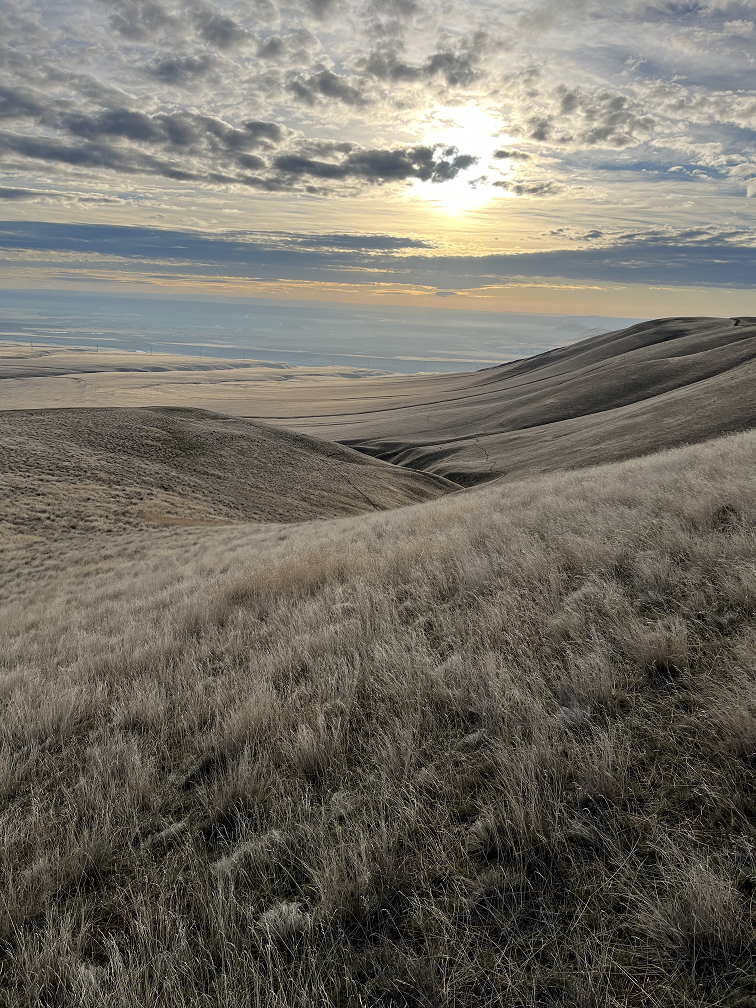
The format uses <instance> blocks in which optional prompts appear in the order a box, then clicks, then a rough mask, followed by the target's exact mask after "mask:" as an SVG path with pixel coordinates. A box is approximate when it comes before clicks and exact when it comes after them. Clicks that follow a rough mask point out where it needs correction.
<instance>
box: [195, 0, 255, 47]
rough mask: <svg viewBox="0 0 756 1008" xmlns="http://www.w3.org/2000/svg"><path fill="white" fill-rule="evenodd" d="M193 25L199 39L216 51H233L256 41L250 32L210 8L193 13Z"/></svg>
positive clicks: (203, 8) (202, 8)
mask: <svg viewBox="0 0 756 1008" xmlns="http://www.w3.org/2000/svg"><path fill="white" fill-rule="evenodd" d="M194 24H195V27H196V29H197V32H198V34H199V35H200V37H201V38H202V39H203V40H204V41H205V42H207V43H208V44H209V45H212V46H215V48H216V49H233V48H234V47H235V46H238V45H243V44H245V43H250V42H254V41H256V40H257V39H256V36H255V35H253V34H252V32H250V31H248V30H247V29H246V28H243V27H242V26H241V25H240V24H237V22H236V21H234V20H233V19H232V18H230V17H228V16H227V15H225V14H219V13H218V12H217V11H215V10H213V9H212V8H210V7H201V8H199V9H198V10H197V11H196V12H195V15H194Z"/></svg>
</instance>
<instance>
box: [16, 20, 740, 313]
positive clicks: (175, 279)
mask: <svg viewBox="0 0 756 1008" xmlns="http://www.w3.org/2000/svg"><path fill="white" fill-rule="evenodd" d="M755 23H756V0H739V2H732V3H729V2H722V3H710V2H679V3H674V2H669V0H650V2H645V0H624V2H623V0H620V2H618V3H613V4H607V3H606V0H558V2H554V3H544V2H538V0H525V2H523V0H520V2H513V3H508V2H506V0H504V2H496V3H490V2H488V0H364V2H353V0H294V2H291V3H289V2H286V0H284V2H279V0H225V2H215V0H181V2H176V0H92V2H91V3H89V4H86V5H85V4H81V3H78V2H69V0H5V2H4V4H3V7H2V9H1V11H0V44H1V45H2V47H3V54H2V59H1V60H0V119H1V120H2V122H0V267H1V269H0V288H3V289H5V290H7V291H10V290H16V291H22V290H26V291H29V292H33V291H37V290H42V291H61V292H65V291H68V292H79V293H82V292H97V293H99V294H100V295H111V294H122V295H128V296H143V295H144V296H148V297H149V296H153V297H154V296H158V297H164V298H168V299H174V300H176V299H187V300H190V301H191V300H192V299H201V298H223V297H228V298H235V299H239V298H250V299H257V301H259V300H260V299H270V300H271V303H272V302H275V301H277V302H280V303H286V304H294V303H298V302H302V303H303V304H304V303H305V302H306V303H308V304H312V303H315V302H318V303H323V304H326V305H327V304H332V305H342V306H345V305H351V306H369V307H371V308H381V307H385V308H389V307H396V308H414V309H424V310H428V311H430V312H436V311H438V310H440V309H444V310H449V309H453V310H458V311H465V312H493V313H542V314H554V315H560V316H561V315H574V316H606V317H633V318H635V317H642V318H650V317H660V316H671V315H727V316H734V315H748V314H750V315H756V294H755V292H754V287H755V286H756V279H755V278H756V268H755V267H756V214H755V212H754V211H755V208H756V73H755V72H754V71H755V70H756V28H755V27H754V25H755Z"/></svg>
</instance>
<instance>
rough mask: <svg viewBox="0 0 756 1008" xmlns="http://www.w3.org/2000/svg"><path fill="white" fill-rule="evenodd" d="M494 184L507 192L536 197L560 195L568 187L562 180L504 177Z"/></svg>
mask: <svg viewBox="0 0 756 1008" xmlns="http://www.w3.org/2000/svg"><path fill="white" fill-rule="evenodd" d="M492 185H493V186H494V187H495V188H497V189H506V190H507V192H511V193H513V194H514V195H515V196H530V197H534V198H535V197H538V196H558V195H559V194H560V193H563V192H564V191H565V189H566V188H567V187H566V186H564V185H562V183H561V182H554V181H553V180H551V179H502V180H501V181H499V182H493V183H492Z"/></svg>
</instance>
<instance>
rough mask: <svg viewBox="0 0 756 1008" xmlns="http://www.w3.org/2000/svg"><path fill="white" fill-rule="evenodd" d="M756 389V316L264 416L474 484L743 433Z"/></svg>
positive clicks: (648, 326) (400, 384)
mask: <svg viewBox="0 0 756 1008" xmlns="http://www.w3.org/2000/svg"><path fill="white" fill-rule="evenodd" d="M755 382H756V319H752V318H743V319H711V318H709V319H705V318H692V319H657V320H655V321H652V322H644V323H641V324H640V325H637V326H633V327H631V328H629V329H625V330H620V331H618V332H614V333H604V334H600V335H598V336H594V337H592V338H591V339H587V340H584V341H582V342H580V343H575V344H573V345H571V346H568V347H564V348H561V349H558V350H552V351H549V352H548V353H544V354H540V355H539V356H537V357H532V358H528V359H527V360H522V361H516V362H513V363H511V364H503V365H501V366H499V367H494V368H488V369H486V370H484V371H477V372H473V373H470V374H463V375H443V376H416V377H410V378H406V379H391V378H383V379H380V381H372V382H369V381H368V380H365V381H361V382H360V383H359V387H358V388H355V386H354V385H353V386H351V387H350V388H346V387H344V386H343V385H342V386H341V387H340V390H339V391H338V392H337V394H336V395H334V397H333V398H332V399H331V400H330V402H329V400H328V399H327V398H326V396H325V395H324V393H326V394H327V390H325V389H321V390H320V391H321V399H320V401H319V402H316V401H315V400H314V398H313V400H312V404H311V406H310V407H309V408H310V409H311V412H310V413H308V415H304V413H303V410H302V405H301V404H302V401H303V399H302V397H301V396H300V397H299V398H298V399H297V400H296V401H294V399H293V398H290V397H289V396H288V395H287V391H286V388H285V387H282V388H279V389H276V390H275V394H276V395H277V396H278V401H277V403H275V404H273V403H272V405H277V406H278V411H277V412H276V413H275V414H274V413H273V411H272V409H271V410H270V411H268V412H266V414H265V418H266V419H267V420H268V421H269V422H273V423H280V424H283V425H286V426H287V427H292V428H295V429H297V430H303V431H308V432H309V433H312V434H317V435H318V436H320V437H326V438H329V439H332V440H336V441H340V442H342V443H344V444H348V445H351V446H352V447H355V448H358V449H359V450H360V451H363V452H366V453H367V454H370V455H374V456H377V457H379V458H383V459H386V460H388V461H391V462H395V463H398V464H400V465H404V466H409V467H411V468H413V469H422V470H424V471H427V472H434V473H437V474H439V475H443V476H446V477H448V478H450V479H453V480H455V481H457V482H460V483H475V482H479V481H481V480H484V479H490V478H491V477H494V476H504V475H507V476H509V477H510V478H512V477H515V478H516V477H520V476H522V475H528V474H532V473H536V472H549V471H553V470H556V469H563V468H570V467H576V466H581V465H588V464H594V463H599V462H607V461H614V460H618V459H622V458H629V457H633V456H637V455H642V454H645V453H648V452H653V451H657V450H659V449H662V448H670V447H675V446H677V445H681V444H684V443H687V442H695V441H699V440H703V439H705V438H707V437H714V436H716V435H719V434H724V433H728V432H731V431H736V430H744V429H747V428H749V427H752V426H754V425H756V396H754V395H753V394H752V389H753V387H754V383H755ZM271 394H272V390H271ZM261 415H262V414H261Z"/></svg>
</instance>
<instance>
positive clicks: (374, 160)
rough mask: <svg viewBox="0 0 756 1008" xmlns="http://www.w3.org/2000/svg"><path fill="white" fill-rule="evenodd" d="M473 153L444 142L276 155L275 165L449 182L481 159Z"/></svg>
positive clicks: (318, 173)
mask: <svg viewBox="0 0 756 1008" xmlns="http://www.w3.org/2000/svg"><path fill="white" fill-rule="evenodd" d="M477 160H478V159H477V158H475V157H472V156H471V155H469V154H459V152H458V151H457V149H456V147H445V146H444V145H443V144H435V145H433V146H420V147H409V148H405V149H395V150H365V149H359V150H352V151H350V152H349V153H348V154H347V156H346V157H344V158H343V159H342V160H341V161H338V162H331V161H316V160H313V159H312V158H306V157H301V156H299V155H296V154H284V155H281V156H280V157H278V158H276V159H275V161H274V162H273V164H274V167H275V168H277V169H278V170H279V171H280V172H283V173H284V174H285V175H290V176H297V175H310V176H312V177H314V178H322V179H344V178H361V179H369V180H371V181H381V182H385V181H405V180H407V179H418V180H419V181H421V182H445V181H448V180H450V179H453V178H456V177H457V175H458V174H459V172H460V171H464V170H465V169H467V168H470V167H472V165H474V164H476V163H477Z"/></svg>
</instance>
